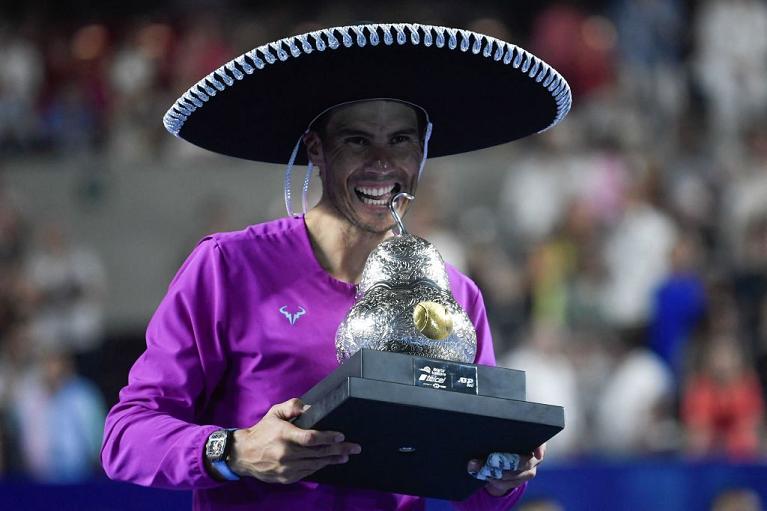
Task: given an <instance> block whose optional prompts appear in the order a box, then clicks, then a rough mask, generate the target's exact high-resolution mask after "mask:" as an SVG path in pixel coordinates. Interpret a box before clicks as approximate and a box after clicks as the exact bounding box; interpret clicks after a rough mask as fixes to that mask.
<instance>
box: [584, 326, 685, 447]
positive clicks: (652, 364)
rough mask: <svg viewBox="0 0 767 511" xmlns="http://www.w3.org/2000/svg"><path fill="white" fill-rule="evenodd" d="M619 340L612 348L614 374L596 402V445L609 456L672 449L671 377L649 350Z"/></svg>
mask: <svg viewBox="0 0 767 511" xmlns="http://www.w3.org/2000/svg"><path fill="white" fill-rule="evenodd" d="M635 342H636V341H635V340H634V342H632V341H627V340H626V339H621V340H618V341H616V342H615V343H614V344H613V345H612V346H608V348H609V349H610V351H611V352H612V356H613V362H612V367H613V368H612V371H610V372H609V373H608V375H607V378H605V380H604V385H603V386H602V390H601V393H600V394H599V396H598V398H597V400H596V401H597V404H596V414H595V417H594V432H593V435H594V444H595V447H597V449H598V450H600V451H603V452H607V453H609V454H612V455H620V456H628V455H634V456H636V455H642V454H646V453H652V452H665V451H670V450H673V449H675V448H676V446H677V438H676V428H675V424H674V422H673V419H672V417H673V398H674V381H673V377H672V375H671V371H670V370H669V369H668V368H667V367H666V366H665V364H663V362H662V361H661V360H660V359H659V358H658V357H657V355H655V354H654V353H652V352H651V351H650V350H648V349H646V348H643V347H639V346H637V345H636V344H634V343H635Z"/></svg>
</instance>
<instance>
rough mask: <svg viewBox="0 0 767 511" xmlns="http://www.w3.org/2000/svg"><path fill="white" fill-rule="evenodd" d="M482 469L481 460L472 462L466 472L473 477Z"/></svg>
mask: <svg viewBox="0 0 767 511" xmlns="http://www.w3.org/2000/svg"><path fill="white" fill-rule="evenodd" d="M480 468H482V462H481V461H479V460H470V461H469V463H468V465H467V466H466V471H467V472H468V473H469V474H471V475H476V474H477V472H479V469H480Z"/></svg>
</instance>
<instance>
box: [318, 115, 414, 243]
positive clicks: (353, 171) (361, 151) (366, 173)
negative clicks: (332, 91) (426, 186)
mask: <svg viewBox="0 0 767 511" xmlns="http://www.w3.org/2000/svg"><path fill="white" fill-rule="evenodd" d="M307 147H308V149H309V154H310V157H311V158H312V160H313V161H314V163H315V164H316V165H318V166H319V167H320V169H321V176H322V186H323V193H322V199H321V201H320V204H323V203H324V204H325V205H329V206H332V207H333V208H334V209H335V210H336V211H337V212H338V213H340V214H341V215H342V216H343V217H344V218H345V219H346V220H347V221H348V222H350V223H351V224H352V225H355V226H357V227H359V228H361V229H363V230H365V231H368V232H375V233H383V232H386V231H387V230H388V229H390V228H391V227H392V225H393V223H394V222H393V220H392V217H391V214H390V212H389V207H388V205H389V201H390V199H391V198H392V197H393V196H394V195H396V194H397V193H400V192H408V193H411V194H415V189H416V185H417V181H418V167H419V165H420V163H421V155H422V152H421V151H422V150H421V143H420V133H419V130H418V116H417V115H416V112H415V110H414V109H413V108H412V107H410V106H407V105H405V104H403V103H399V102H396V101H366V102H362V103H354V104H351V105H346V106H343V107H339V108H338V109H337V110H335V111H333V112H331V113H330V116H329V117H328V120H327V124H326V128H325V136H324V137H323V139H322V140H320V139H319V136H317V134H316V133H313V132H312V133H310V134H309V136H308V138H307Z"/></svg>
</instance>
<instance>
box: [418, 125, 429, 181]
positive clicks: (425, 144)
mask: <svg viewBox="0 0 767 511" xmlns="http://www.w3.org/2000/svg"><path fill="white" fill-rule="evenodd" d="M431 126H432V124H431V121H428V122H427V123H426V133H424V135H423V156H422V157H421V165H420V166H419V167H418V180H419V181H420V180H421V174H423V167H424V165H426V158H428V157H429V139H430V138H431Z"/></svg>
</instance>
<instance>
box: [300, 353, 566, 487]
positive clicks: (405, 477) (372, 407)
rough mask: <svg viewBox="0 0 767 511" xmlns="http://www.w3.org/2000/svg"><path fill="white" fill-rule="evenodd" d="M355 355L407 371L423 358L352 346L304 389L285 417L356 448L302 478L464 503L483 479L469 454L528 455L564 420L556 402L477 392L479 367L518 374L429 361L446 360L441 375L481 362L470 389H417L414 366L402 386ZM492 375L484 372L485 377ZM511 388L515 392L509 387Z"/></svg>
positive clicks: (554, 431) (416, 370) (479, 381)
mask: <svg viewBox="0 0 767 511" xmlns="http://www.w3.org/2000/svg"><path fill="white" fill-rule="evenodd" d="M363 357H364V358H366V359H368V360H367V361H366V362H367V363H370V362H373V361H375V364H380V363H383V362H385V361H386V360H389V361H390V362H392V363H393V364H394V365H395V366H397V365H400V366H401V365H402V364H403V363H409V364H410V367H411V368H416V367H421V366H422V365H423V364H422V363H423V361H428V360H429V359H423V358H420V357H410V356H407V355H402V354H398V353H385V352H377V351H371V350H361V351H360V352H358V353H357V354H355V355H354V357H352V358H351V359H349V360H348V361H346V362H345V363H344V364H343V365H342V366H341V367H340V368H339V369H338V370H337V371H335V372H334V373H332V374H331V375H330V376H328V377H327V378H326V379H325V380H323V381H322V382H320V383H318V384H317V385H316V386H315V387H314V388H313V389H312V390H310V391H309V392H308V393H307V394H305V395H304V397H303V400H304V402H305V403H307V404H310V405H311V408H310V409H309V410H307V412H306V413H304V414H303V415H302V416H300V417H299V418H298V419H297V420H296V421H295V422H294V424H296V425H297V426H299V427H301V428H305V429H317V430H332V431H340V432H342V433H344V435H345V436H346V438H347V440H348V441H350V442H355V443H358V444H360V445H361V446H362V453H361V454H359V455H354V456H351V457H350V461H349V462H348V463H346V464H343V465H330V466H327V467H325V468H323V469H322V470H319V471H318V472H316V473H314V474H313V475H312V476H310V477H309V478H308V479H309V480H312V481H317V482H321V483H329V484H335V485H341V486H348V487H353V488H365V489H374V490H380V491H386V492H392V493H405V494H410V495H418V496H422V497H433V498H439V499H448V500H464V499H466V498H467V497H469V496H470V495H471V494H472V493H474V492H475V491H477V490H478V489H479V488H480V487H482V486H483V485H484V484H485V483H484V482H483V481H479V480H476V479H474V478H473V477H471V476H470V475H469V474H468V473H467V472H466V466H467V464H468V461H469V460H470V459H473V458H476V459H484V457H485V456H486V455H487V454H489V453H491V452H496V451H499V452H514V453H520V454H529V453H531V452H532V451H533V449H535V448H536V447H537V446H539V445H541V444H542V443H544V442H545V441H547V440H548V439H550V438H551V437H553V436H554V435H555V434H557V433H558V432H559V431H561V430H562V429H563V427H564V410H563V409H562V407H559V406H551V405H543V404H538V403H529V402H527V401H524V400H523V399H504V398H501V397H495V396H487V395H481V391H480V389H482V387H483V374H486V375H487V374H490V373H497V374H506V375H507V376H508V375H512V376H513V375H514V374H513V373H516V376H519V373H520V372H519V371H514V372H513V373H510V372H508V371H509V370H507V369H502V368H490V367H487V366H473V365H471V364H455V363H451V362H446V361H440V360H432V362H433V364H432V367H434V366H442V367H447V368H448V373H449V372H450V368H451V367H453V366H464V367H465V366H469V367H477V368H478V369H480V368H481V369H480V370H478V372H477V374H478V379H477V382H476V383H478V385H477V386H476V387H475V389H476V391H475V392H474V393H466V392H464V391H451V390H447V389H442V388H431V387H426V386H419V385H418V376H419V373H418V369H412V370H413V371H415V372H414V373H412V375H411V378H412V382H411V383H410V384H408V383H404V382H400V383H394V382H390V381H383V380H381V379H373V378H370V377H366V374H365V371H364V370H363V368H364V366H365V363H363V361H362V358H363ZM402 357H404V359H403V358H402ZM350 363H351V365H350V366H349V367H352V368H357V369H352V370H351V373H352V374H353V373H354V372H358V373H360V374H359V376H353V375H350V369H349V368H348V367H347V368H344V366H346V365H347V364H350ZM419 364H420V365H419ZM494 370H495V371H494ZM368 372H369V371H368ZM395 372H396V371H395ZM336 373H339V374H338V375H336ZM497 374H493V375H490V376H488V377H487V380H488V383H489V382H490V380H492V379H493V376H497ZM378 376H380V375H378ZM522 384H523V387H522V388H523V390H522V392H524V382H522ZM487 387H488V388H489V387H493V385H488V386H487ZM494 393H495V392H494ZM512 394H515V397H519V395H518V394H519V392H518V391H513V392H512ZM523 397H524V396H522V398H523Z"/></svg>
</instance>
